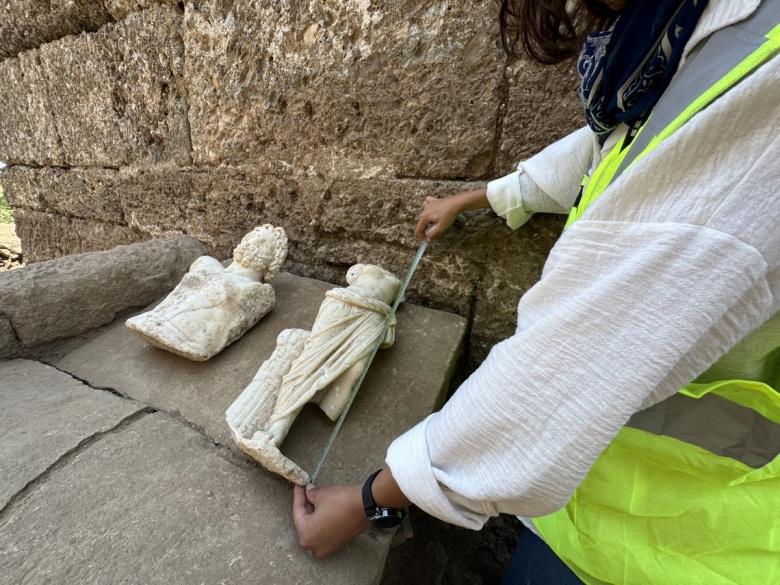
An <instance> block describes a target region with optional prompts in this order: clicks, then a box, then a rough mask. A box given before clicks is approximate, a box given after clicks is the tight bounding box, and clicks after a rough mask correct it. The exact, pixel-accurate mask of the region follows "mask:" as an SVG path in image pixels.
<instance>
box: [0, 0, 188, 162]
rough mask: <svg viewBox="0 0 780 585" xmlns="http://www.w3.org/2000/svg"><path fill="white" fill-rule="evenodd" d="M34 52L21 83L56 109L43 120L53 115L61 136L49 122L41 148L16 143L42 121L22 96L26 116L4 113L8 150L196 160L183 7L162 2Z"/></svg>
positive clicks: (0, 144)
mask: <svg viewBox="0 0 780 585" xmlns="http://www.w3.org/2000/svg"><path fill="white" fill-rule="evenodd" d="M33 53H34V54H33V55H31V56H30V57H29V58H24V59H21V60H20V61H19V64H18V66H19V69H20V72H19V74H18V75H17V77H16V80H17V81H16V83H15V84H14V86H13V91H15V92H20V93H22V95H26V94H27V93H28V92H29V93H32V94H33V95H34V96H39V97H36V102H41V103H45V104H46V107H45V109H46V111H47V113H50V114H47V116H46V117H45V118H44V122H46V123H47V124H48V120H49V117H50V116H51V117H53V124H54V127H55V131H56V136H57V138H58V140H59V142H57V141H56V140H54V141H52V140H51V139H50V137H49V132H47V133H45V135H44V136H45V137H46V138H49V140H48V142H47V143H44V144H42V145H41V146H40V147H39V148H40V149H41V150H36V149H33V150H32V151H29V149H28V150H25V149H23V148H22V147H20V146H18V145H21V144H24V143H25V142H27V141H30V140H33V139H35V136H34V135H32V134H31V130H30V129H34V128H36V127H37V126H38V125H39V124H40V122H38V121H37V120H35V119H33V118H32V115H34V114H35V111H28V112H25V111H24V110H23V109H22V107H21V106H17V107H15V111H14V113H16V114H18V115H20V116H23V117H22V118H21V119H18V118H15V117H13V118H12V117H6V116H4V117H3V118H2V119H0V127H2V130H0V159H3V160H5V162H9V163H20V164H28V165H34V166H37V165H41V164H55V165H57V166H98V167H120V166H123V165H129V164H142V163H155V162H159V161H169V162H172V163H174V164H189V162H190V160H191V157H190V142H189V129H188V122H187V105H186V98H185V89H184V84H183V80H182V75H183V56H184V46H183V40H182V37H181V14H180V13H179V11H178V9H176V8H173V7H170V6H157V7H155V8H151V9H149V10H146V11H144V12H139V13H135V14H132V15H131V16H130V17H128V18H127V20H125V21H124V22H122V23H120V24H113V25H108V26H105V27H103V28H102V29H101V30H100V31H98V32H97V33H92V34H85V35H81V36H78V37H75V36H71V37H66V38H63V39H61V40H59V41H56V42H53V43H49V44H47V45H44V46H42V47H41V48H40V49H37V50H35V51H33ZM4 65H5V64H4ZM10 68H11V69H12V68H13V66H10ZM0 73H2V71H0ZM41 77H42V78H43V84H40V78H41ZM6 91H8V90H6ZM37 109H40V108H36V110H37ZM30 155H32V157H30Z"/></svg>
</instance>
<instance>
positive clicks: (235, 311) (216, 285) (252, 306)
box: [127, 224, 287, 361]
mask: <svg viewBox="0 0 780 585" xmlns="http://www.w3.org/2000/svg"><path fill="white" fill-rule="evenodd" d="M286 256H287V236H286V234H285V233H284V229H282V228H275V227H273V226H272V225H270V224H266V225H264V226H262V227H258V228H255V229H254V230H253V231H252V232H250V233H249V234H247V235H246V236H244V239H243V240H242V241H241V243H240V244H239V245H238V247H237V248H236V249H235V252H234V253H233V263H232V264H230V266H228V267H227V268H225V267H223V266H222V264H221V263H220V262H219V261H218V260H216V259H214V258H212V257H210V256H201V257H200V258H198V259H197V260H195V262H193V263H192V266H191V267H190V270H189V272H188V273H187V274H186V275H185V276H184V278H183V279H182V281H181V282H180V283H179V284H178V285H177V286H176V288H175V289H174V290H173V292H172V293H171V294H170V295H168V296H167V297H166V298H165V300H164V301H163V302H162V303H160V304H159V305H157V306H156V307H155V308H154V309H152V310H151V311H148V312H146V313H142V314H141V315H137V316H135V317H132V318H130V319H128V320H127V328H128V329H130V331H132V332H133V333H135V334H136V335H138V336H139V337H141V338H142V339H143V340H144V341H146V342H147V343H149V344H151V345H154V346H155V347H159V348H162V349H165V350H168V351H170V352H173V353H175V354H178V355H181V356H183V357H186V358H189V359H191V360H195V361H206V360H208V359H209V358H211V357H213V356H215V355H216V354H218V353H219V352H220V351H222V349H223V348H225V347H227V346H228V345H230V344H231V343H233V342H234V341H235V340H236V339H238V338H239V337H241V336H242V335H243V334H244V333H246V332H247V331H248V330H249V328H250V327H252V326H253V325H254V324H255V323H257V322H258V321H259V320H260V319H261V318H262V317H263V316H264V315H266V314H267V313H268V312H269V311H270V310H271V309H273V307H274V304H275V300H276V297H275V295H274V289H273V287H272V286H271V285H270V284H267V283H268V282H270V281H272V280H273V278H274V276H275V275H276V273H277V272H278V271H279V268H281V265H282V263H283V262H284V259H285V257H286Z"/></svg>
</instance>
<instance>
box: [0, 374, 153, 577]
mask: <svg viewBox="0 0 780 585" xmlns="http://www.w3.org/2000/svg"><path fill="white" fill-rule="evenodd" d="M141 408H142V407H141V406H139V405H138V404H137V403H134V402H132V401H130V400H124V399H122V398H119V397H117V396H114V395H112V394H110V393H108V392H104V391H101V390H96V389H94V388H90V387H89V386H86V385H85V384H84V383H83V382H80V381H78V380H74V379H73V378H72V377H71V376H68V375H67V374H64V373H62V372H60V371H57V370H56V369H54V368H52V367H51V366H47V365H44V364H41V363H39V362H33V361H29V360H11V361H6V362H0V509H2V508H4V507H5V505H6V504H7V503H8V501H9V500H10V499H11V498H12V497H13V496H14V495H15V494H16V493H18V492H19V491H20V490H21V489H23V488H24V486H25V485H27V484H28V483H29V482H31V481H32V480H34V479H36V478H37V477H38V476H39V475H41V474H42V473H43V472H44V471H46V469H48V468H49V467H50V466H51V465H53V464H54V463H56V462H57V460H58V459H59V458H60V457H62V456H63V455H64V454H66V453H68V452H69V451H70V450H72V449H74V448H75V447H76V446H77V445H78V444H79V443H80V442H81V441H83V440H84V439H87V438H89V437H91V436H93V435H95V434H96V433H101V432H105V431H107V430H109V429H112V428H114V427H115V426H116V425H118V424H119V423H120V422H122V420H124V419H125V418H127V417H128V416H131V415H132V414H134V413H136V412H138V411H139V410H141ZM0 565H3V563H1V562H0ZM3 566H6V565H3ZM3 572H5V570H4V571H3ZM6 577H7V574H6ZM2 579H3V577H0V580H2Z"/></svg>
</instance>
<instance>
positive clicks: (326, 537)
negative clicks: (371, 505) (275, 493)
mask: <svg viewBox="0 0 780 585" xmlns="http://www.w3.org/2000/svg"><path fill="white" fill-rule="evenodd" d="M362 487H363V486H360V485H354V486H335V487H317V486H315V485H311V484H309V485H307V486H306V487H301V486H299V485H296V486H295V493H294V494H293V524H294V525H295V530H296V532H297V533H298V542H299V543H300V545H301V546H302V547H303V548H305V549H307V550H310V551H311V552H313V553H314V555H315V556H316V557H317V558H319V559H324V558H325V557H327V556H328V555H329V554H331V553H333V552H336V551H337V550H339V549H340V548H343V547H344V545H346V544H347V543H348V542H349V541H351V540H352V539H353V538H355V537H356V536H357V535H358V534H360V533H361V532H363V531H365V530H367V529H368V528H370V527H371V523H370V522H369V521H368V519H367V518H366V514H365V511H364V510H363V498H362V496H361V489H362Z"/></svg>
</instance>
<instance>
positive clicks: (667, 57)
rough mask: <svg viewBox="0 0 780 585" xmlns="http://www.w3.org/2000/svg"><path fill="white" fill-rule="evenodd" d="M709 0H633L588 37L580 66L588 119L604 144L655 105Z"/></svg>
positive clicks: (582, 97) (578, 67)
mask: <svg viewBox="0 0 780 585" xmlns="http://www.w3.org/2000/svg"><path fill="white" fill-rule="evenodd" d="M706 6H707V0H658V1H657V2H654V1H651V0H634V1H633V2H631V3H630V4H629V5H628V7H627V8H625V9H624V10H623V11H622V12H621V13H620V17H619V18H618V19H617V21H615V24H614V25H613V26H612V28H611V29H609V30H607V31H602V32H597V33H594V34H591V35H589V36H588V37H587V38H586V39H585V43H584V46H583V48H582V53H581V54H580V59H579V62H578V63H577V69H578V70H579V73H580V76H581V77H582V85H581V87H580V99H581V100H582V105H583V106H584V107H585V116H586V118H587V119H588V124H589V125H590V127H591V128H593V131H594V132H595V133H596V134H597V135H598V136H599V140H600V141H601V143H602V144H603V142H604V140H606V138H607V136H609V133H610V132H612V130H613V128H615V126H617V125H618V124H619V123H621V122H625V123H627V124H631V123H632V122H634V121H636V120H640V119H642V118H643V117H644V115H645V114H646V113H647V112H649V111H650V110H652V108H653V106H654V105H655V103H656V102H657V101H658V99H659V98H660V97H661V94H662V93H663V92H664V90H665V89H666V87H667V86H668V85H669V82H670V81H671V79H672V76H673V75H674V73H675V71H677V66H678V64H679V63H680V58H681V57H682V52H683V48H684V47H685V44H686V43H687V42H688V39H690V37H691V34H692V33H693V29H694V28H695V27H696V23H697V22H698V21H699V17H700V16H701V13H702V12H703V11H704V8H705V7H706Z"/></svg>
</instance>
